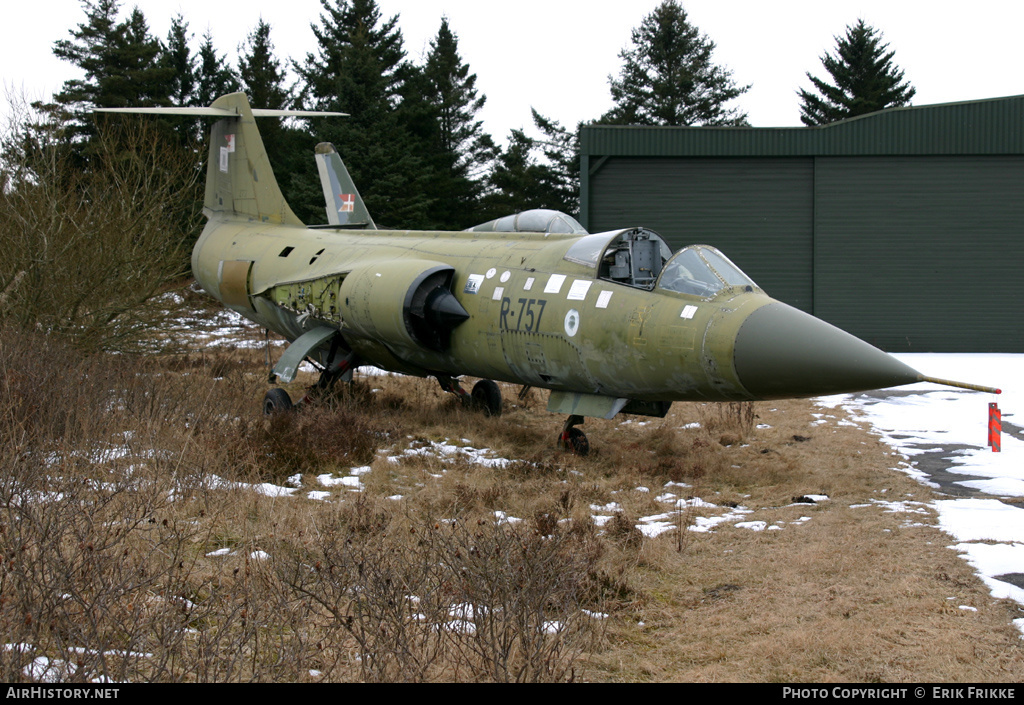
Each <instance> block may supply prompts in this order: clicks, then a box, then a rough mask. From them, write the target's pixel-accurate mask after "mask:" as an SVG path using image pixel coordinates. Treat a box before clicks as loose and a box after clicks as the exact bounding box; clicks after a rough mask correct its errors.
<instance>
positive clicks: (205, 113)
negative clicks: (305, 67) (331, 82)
mask: <svg viewBox="0 0 1024 705" xmlns="http://www.w3.org/2000/svg"><path fill="white" fill-rule="evenodd" d="M93 112H95V113H128V114H132V115H181V116H184V117H219V118H225V117H238V116H239V115H240V114H241V113H239V112H238V111H237V110H234V109H231V108H94V109H93ZM252 115H253V117H348V113H332V112H327V111H324V110H269V109H262V108H253V109H252Z"/></svg>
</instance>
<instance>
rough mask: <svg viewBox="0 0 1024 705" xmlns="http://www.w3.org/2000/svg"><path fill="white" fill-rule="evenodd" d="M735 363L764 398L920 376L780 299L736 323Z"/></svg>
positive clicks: (874, 386) (831, 391) (893, 382)
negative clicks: (781, 301)
mask: <svg viewBox="0 0 1024 705" xmlns="http://www.w3.org/2000/svg"><path fill="white" fill-rule="evenodd" d="M734 362H735V366H736V374H737V375H738V376H739V379H740V382H741V383H742V384H743V386H744V387H746V389H747V391H749V392H750V393H751V394H752V395H754V396H756V397H760V398H762V399H773V398H776V399H777V398H783V397H813V396H821V395H826V394H843V393H847V392H857V391H864V390H868V389H881V388H884V387H896V386H899V385H901V384H912V383H914V382H917V381H918V377H919V375H918V372H917V371H916V370H914V369H913V368H911V367H908V366H907V365H904V364H903V363H902V362H900V361H899V360H897V359H896V358H894V357H892V356H891V355H889V354H888V353H885V352H882V351H881V350H879V349H878V348H876V347H875V346H873V345H870V344H869V343H865V342H864V341H863V340H861V339H860V338H857V337H855V336H853V335H850V334H849V333H847V332H846V331H843V330H840V329H839V328H836V327H835V326H833V325H830V324H828V323H825V321H822V320H820V319H818V318H815V317H814V316H811V315H810V314H807V313H804V312H803V311H800V310H798V309H795V308H793V307H791V306H787V305H786V304H784V303H780V302H778V301H775V302H772V303H770V304H767V305H766V306H762V307H761V308H759V309H757V310H756V311H754V312H753V313H752V314H750V316H749V317H747V319H746V320H745V321H744V322H743V325H742V326H740V329H739V332H738V333H737V334H736V344H735V347H734Z"/></svg>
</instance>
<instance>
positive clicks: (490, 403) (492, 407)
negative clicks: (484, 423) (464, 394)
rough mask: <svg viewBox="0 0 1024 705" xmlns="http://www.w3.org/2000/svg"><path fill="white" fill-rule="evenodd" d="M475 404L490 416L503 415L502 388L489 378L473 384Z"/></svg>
mask: <svg viewBox="0 0 1024 705" xmlns="http://www.w3.org/2000/svg"><path fill="white" fill-rule="evenodd" d="M472 397H473V406H474V407H476V408H477V409H480V410H481V411H483V412H484V413H485V414H487V415H488V416H501V390H500V389H498V385H497V384H495V383H494V382H493V381H491V380H489V379H482V380H480V381H479V382H477V383H476V384H474V385H473V394H472Z"/></svg>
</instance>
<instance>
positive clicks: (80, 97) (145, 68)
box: [53, 0, 173, 112]
mask: <svg viewBox="0 0 1024 705" xmlns="http://www.w3.org/2000/svg"><path fill="white" fill-rule="evenodd" d="M82 5H83V8H84V9H85V13H86V23H85V24H81V25H79V26H78V29H77V30H71V31H70V34H71V36H72V37H73V38H74V39H73V40H68V39H62V40H59V41H57V42H56V43H55V44H54V48H53V53H54V55H55V56H57V57H58V58H60V59H63V60H65V61H68V62H70V63H72V64H74V65H75V66H77V67H78V68H80V69H82V70H83V71H84V72H85V78H84V79H71V80H69V81H65V83H64V87H63V89H62V90H61V92H59V93H57V94H56V95H55V96H54V101H55V102H56V103H58V104H59V105H62V106H66V107H67V108H69V109H71V110H72V111H75V112H81V111H84V110H86V109H88V108H91V107H105V108H119V107H138V106H153V105H167V104H168V102H169V101H168V96H169V95H170V93H171V84H172V82H173V75H172V74H173V71H172V69H170V68H168V67H167V66H165V65H163V64H162V62H161V61H160V59H161V56H162V51H163V47H162V46H161V44H160V41H159V40H157V39H155V38H153V37H152V36H151V35H150V33H149V27H148V25H147V24H146V19H145V17H144V16H143V14H142V12H141V11H140V10H139V9H138V8H135V9H134V10H133V11H132V13H131V15H129V17H128V19H127V20H125V21H124V22H120V23H118V22H117V15H118V12H119V11H120V5H119V3H118V1H117V0H95V1H94V0H83V3H82Z"/></svg>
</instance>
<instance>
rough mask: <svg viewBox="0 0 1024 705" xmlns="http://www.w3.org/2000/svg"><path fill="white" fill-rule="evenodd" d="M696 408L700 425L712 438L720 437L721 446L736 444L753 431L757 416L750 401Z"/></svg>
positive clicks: (706, 405)
mask: <svg viewBox="0 0 1024 705" xmlns="http://www.w3.org/2000/svg"><path fill="white" fill-rule="evenodd" d="M698 408H699V410H700V416H701V423H702V425H703V426H704V428H705V429H707V431H708V433H709V434H711V435H712V436H715V437H721V438H722V439H723V441H722V445H732V444H733V443H738V442H740V441H741V440H743V439H744V438H747V437H748V436H749V435H750V434H751V433H752V432H753V430H754V421H755V420H756V418H757V414H756V412H755V409H754V402H752V401H730V402H718V403H714V404H703V405H701V406H700V407H698Z"/></svg>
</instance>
